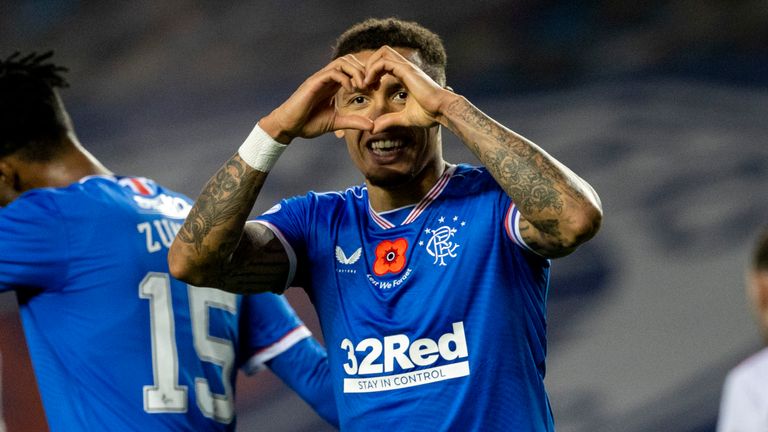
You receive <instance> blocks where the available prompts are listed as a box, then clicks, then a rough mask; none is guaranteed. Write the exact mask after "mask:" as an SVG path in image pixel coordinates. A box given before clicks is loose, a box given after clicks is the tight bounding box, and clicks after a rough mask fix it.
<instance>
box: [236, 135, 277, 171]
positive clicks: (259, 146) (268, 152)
mask: <svg viewBox="0 0 768 432" xmlns="http://www.w3.org/2000/svg"><path fill="white" fill-rule="evenodd" d="M286 147H288V145H287V144H281V143H279V142H277V141H275V140H274V138H272V137H271V136H269V134H268V133H266V132H264V129H262V128H261V126H259V124H258V123H256V126H254V128H253V130H252V131H251V134H250V135H248V138H246V139H245V142H243V145H241V146H240V148H239V149H238V150H237V154H239V155H240V158H241V159H242V160H243V161H245V163H247V164H248V165H250V166H251V168H254V169H257V170H259V171H261V172H269V170H271V169H272V167H273V166H274V165H275V162H277V158H279V157H280V155H281V154H282V153H283V151H284V150H285V148H286Z"/></svg>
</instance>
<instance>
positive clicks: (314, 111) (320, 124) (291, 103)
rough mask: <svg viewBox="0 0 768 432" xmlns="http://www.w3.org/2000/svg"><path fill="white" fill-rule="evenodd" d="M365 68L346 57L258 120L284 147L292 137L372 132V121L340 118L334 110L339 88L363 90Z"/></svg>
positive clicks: (304, 83)
mask: <svg viewBox="0 0 768 432" xmlns="http://www.w3.org/2000/svg"><path fill="white" fill-rule="evenodd" d="M364 78H365V65H363V64H362V63H361V62H360V61H358V60H357V58H355V56H354V55H352V54H348V55H346V56H343V57H339V58H337V59H335V60H334V61H332V62H331V63H329V64H328V65H327V66H326V67H324V68H322V69H320V70H319V71H317V72H316V73H315V74H314V75H312V76H310V77H309V78H307V80H306V81H304V82H303V83H302V84H301V85H300V86H299V88H298V89H296V91H295V92H294V93H293V94H292V95H291V96H290V97H289V98H288V100H286V101H285V102H283V104H282V105H280V106H279V107H277V108H276V109H275V110H274V111H272V112H271V113H270V114H269V115H267V116H266V117H264V118H263V119H261V120H260V121H259V125H260V126H261V128H262V129H264V131H266V132H267V133H268V134H269V135H271V136H272V137H273V138H274V139H275V140H277V141H278V142H281V143H283V144H288V143H290V142H291V141H292V140H293V139H294V138H296V137H301V138H314V137H316V136H320V135H322V134H324V133H328V132H333V131H336V130H340V129H359V130H372V129H373V121H372V120H371V119H369V118H367V117H363V116H360V115H341V114H339V113H338V112H337V111H336V109H335V107H334V96H335V95H336V92H337V91H338V90H339V88H341V87H343V88H344V89H345V90H347V91H350V92H352V91H354V89H355V88H358V89H359V88H363V81H364Z"/></svg>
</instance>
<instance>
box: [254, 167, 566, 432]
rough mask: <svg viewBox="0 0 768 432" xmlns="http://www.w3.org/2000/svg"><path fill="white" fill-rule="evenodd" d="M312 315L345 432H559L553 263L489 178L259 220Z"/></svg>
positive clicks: (466, 178) (324, 201)
mask: <svg viewBox="0 0 768 432" xmlns="http://www.w3.org/2000/svg"><path fill="white" fill-rule="evenodd" d="M258 221H259V222H260V223H263V224H265V225H267V226H268V227H270V228H271V229H272V230H273V231H274V232H275V233H276V234H277V236H278V237H279V238H280V239H281V241H283V243H284V245H285V247H286V250H287V251H288V255H289V258H290V261H291V274H290V276H289V281H288V282H289V284H290V285H294V286H302V287H304V288H305V289H306V290H307V292H308V294H309V295H310V297H311V299H312V301H313V302H314V304H315V307H316V308H317V312H318V316H319V318H320V322H321V326H322V329H323V334H324V337H325V341H326V345H327V347H328V356H329V362H330V367H331V376H332V379H333V382H334V386H335V391H336V397H337V405H338V407H339V416H340V421H341V427H342V429H348V430H354V431H358V430H360V431H363V430H390V431H395V430H397V431H410V430H413V431H417V430H418V431H423V430H429V431H448V430H451V431H454V430H456V431H468V430H477V431H534V430H535V431H544V430H547V431H548V430H553V429H554V428H553V424H552V423H553V422H552V414H551V410H550V407H549V402H548V399H547V395H546V392H545V389H544V383H543V380H544V373H545V362H544V361H545V355H546V306H545V302H546V296H547V289H548V283H549V260H547V259H544V258H542V257H540V256H538V255H536V254H535V253H534V252H533V251H531V250H530V249H529V248H528V247H527V246H526V245H525V243H524V242H523V241H522V239H521V237H520V234H519V231H518V228H517V227H518V221H519V215H518V211H517V208H516V207H515V205H514V203H512V202H511V200H510V199H509V197H508V196H507V195H506V194H505V193H504V192H503V190H502V189H501V188H500V187H499V186H498V184H497V183H496V182H495V180H494V179H493V178H492V177H491V176H490V174H489V173H488V172H487V171H486V170H485V169H484V168H475V167H471V166H468V165H458V166H450V167H449V168H447V169H446V171H445V173H444V174H443V175H442V176H441V177H440V178H439V179H438V181H437V183H436V184H435V186H434V187H433V188H432V190H430V191H429V193H428V194H427V195H426V196H425V197H424V198H423V199H422V201H421V202H419V203H418V204H417V205H416V206H413V207H408V208H404V209H398V210H395V211H391V212H386V213H376V212H375V211H374V210H373V209H372V208H371V207H370V205H369V202H368V195H367V189H366V187H365V186H360V187H353V188H350V189H347V190H346V191H345V192H343V193H323V194H318V193H309V194H308V195H306V196H303V197H296V198H291V199H288V200H283V201H282V202H281V203H280V204H278V205H276V206H275V207H273V208H272V209H270V210H269V211H267V212H266V213H265V214H263V215H262V216H260V217H259V218H258Z"/></svg>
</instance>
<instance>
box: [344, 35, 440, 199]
mask: <svg viewBox="0 0 768 432" xmlns="http://www.w3.org/2000/svg"><path fill="white" fill-rule="evenodd" d="M396 51H397V52H399V53H400V54H401V55H402V56H403V57H405V58H406V59H408V60H409V61H411V62H412V63H414V64H416V65H417V66H421V65H422V62H421V59H420V57H419V54H418V52H417V51H416V50H413V49H408V48H397V49H396ZM373 52H374V51H372V50H367V51H361V52H357V53H355V54H354V55H355V57H357V59H358V60H360V61H361V62H362V63H365V62H366V60H368V57H370V56H371V54H373ZM408 96H409V95H408V91H407V89H406V88H405V87H404V86H403V84H402V83H400V81H399V80H398V79H397V78H395V77H394V76H392V75H389V74H386V75H384V76H383V77H382V78H381V81H380V82H379V85H378V86H373V88H370V89H365V90H360V91H356V92H348V91H345V90H344V89H341V90H340V91H339V93H338V94H337V95H336V109H337V111H338V112H339V113H341V114H354V115H361V116H365V117H368V118H370V119H371V120H376V118H378V117H379V116H381V115H382V114H386V113H390V112H396V111H401V110H403V109H404V108H405V102H406V100H407V98H408ZM337 135H339V136H341V135H343V136H344V139H345V141H346V142H347V150H348V151H349V155H350V157H351V158H352V161H353V162H354V164H355V166H357V169H358V170H360V172H361V173H363V176H365V178H366V181H367V182H368V184H370V185H374V186H377V187H380V188H383V189H392V188H397V187H400V186H404V185H407V184H409V183H411V182H413V181H418V180H419V179H422V178H424V177H426V176H427V175H428V174H432V172H431V171H433V170H434V171H437V169H438V168H439V167H440V166H441V162H442V148H441V143H440V133H439V127H438V126H434V127H431V128H421V127H393V128H389V129H386V130H384V131H381V132H379V133H376V134H375V135H371V133H370V132H369V131H359V130H352V129H347V130H344V131H343V133H339V134H337Z"/></svg>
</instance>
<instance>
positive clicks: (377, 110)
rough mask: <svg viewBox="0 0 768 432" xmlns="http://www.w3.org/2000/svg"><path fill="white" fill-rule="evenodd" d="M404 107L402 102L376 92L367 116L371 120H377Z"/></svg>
mask: <svg viewBox="0 0 768 432" xmlns="http://www.w3.org/2000/svg"><path fill="white" fill-rule="evenodd" d="M403 108H404V107H403V106H402V105H401V104H396V103H394V101H392V98H391V97H389V96H388V95H386V94H376V95H375V96H374V97H373V101H372V102H371V104H370V108H369V111H368V115H367V117H368V118H369V119H371V120H376V119H377V118H379V117H381V116H382V115H384V114H388V113H392V112H396V111H400V110H401V109H403Z"/></svg>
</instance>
